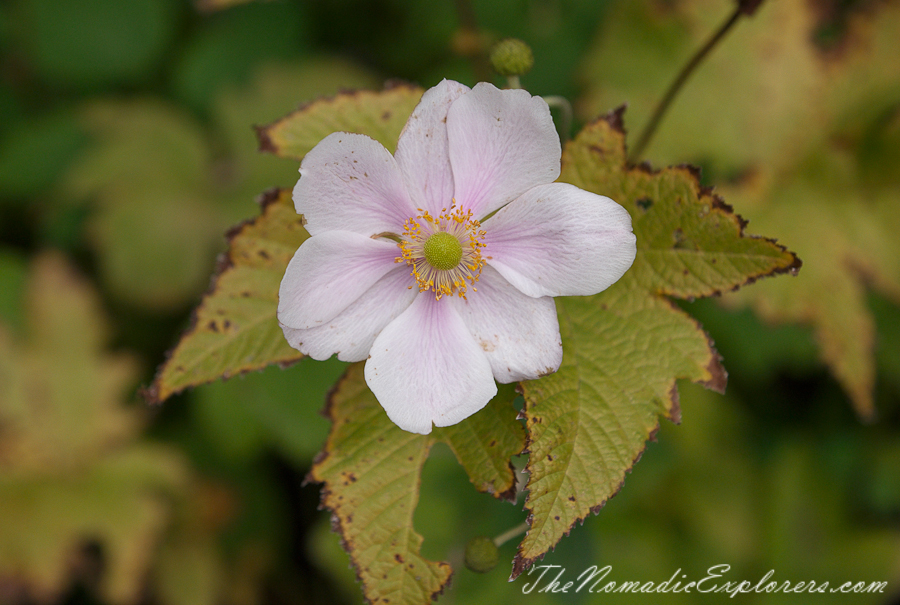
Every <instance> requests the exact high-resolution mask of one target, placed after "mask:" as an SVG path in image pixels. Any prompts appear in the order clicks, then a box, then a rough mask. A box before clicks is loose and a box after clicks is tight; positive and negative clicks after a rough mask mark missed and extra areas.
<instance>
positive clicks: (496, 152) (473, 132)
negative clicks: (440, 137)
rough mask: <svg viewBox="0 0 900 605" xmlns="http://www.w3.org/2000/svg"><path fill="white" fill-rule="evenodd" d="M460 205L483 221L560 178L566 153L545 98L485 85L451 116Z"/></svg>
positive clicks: (450, 134) (453, 108)
mask: <svg viewBox="0 0 900 605" xmlns="http://www.w3.org/2000/svg"><path fill="white" fill-rule="evenodd" d="M447 135H448V139H449V143H450V163H451V164H452V166H453V179H454V182H455V191H454V193H455V198H456V203H457V205H459V206H462V207H463V208H465V209H468V210H472V212H473V213H474V215H475V217H476V218H482V217H484V216H486V215H487V214H489V213H491V212H493V211H494V210H496V209H497V208H500V207H501V206H503V205H505V204H507V203H509V202H511V201H512V200H514V199H516V198H517V197H519V196H520V195H521V194H522V193H523V192H525V191H527V190H528V189H530V188H532V187H534V186H535V185H543V184H545V183H552V182H553V181H555V180H556V178H557V177H558V176H559V169H560V164H559V160H560V155H561V149H560V144H559V136H558V135H557V134H556V128H555V127H554V126H553V119H552V118H551V117H550V108H549V107H547V103H546V102H545V101H544V100H543V99H541V98H540V97H532V96H531V95H530V94H528V92H526V91H524V90H498V89H497V88H495V87H494V86H493V85H492V84H488V83H485V82H482V83H480V84H478V85H476V86H475V88H473V89H472V91H471V92H468V93H466V94H464V95H463V96H461V97H460V98H458V99H457V100H456V101H454V102H453V104H452V105H451V106H450V111H449V112H448V113H447Z"/></svg>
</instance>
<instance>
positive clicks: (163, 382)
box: [147, 190, 308, 402]
mask: <svg viewBox="0 0 900 605" xmlns="http://www.w3.org/2000/svg"><path fill="white" fill-rule="evenodd" d="M261 204H262V215H261V216H259V217H258V218H256V219H254V220H253V221H249V222H247V223H245V224H243V225H241V226H239V227H238V228H236V229H235V230H233V231H232V233H231V235H230V238H229V240H230V241H229V249H228V252H227V256H226V258H225V262H224V263H223V265H222V267H221V268H220V270H219V272H218V275H217V276H216V277H215V279H214V283H213V286H212V289H211V291H210V292H209V294H207V295H206V296H205V297H204V298H203V302H201V303H200V306H199V307H198V308H197V309H196V311H195V312H194V318H193V325H192V326H191V328H190V329H189V330H188V331H187V332H186V333H185V335H184V336H183V337H182V338H181V340H180V342H179V343H178V345H177V346H176V347H175V349H174V350H173V351H172V353H171V355H170V357H169V359H168V360H167V361H166V362H165V363H164V364H163V365H162V367H160V369H159V372H158V373H157V375H156V378H155V380H154V381H153V384H152V386H151V387H150V389H148V391H147V396H148V398H149V399H150V400H151V401H154V402H161V401H163V400H165V399H167V398H168V397H170V396H171V395H172V394H174V393H178V392H180V391H182V390H184V389H186V388H188V387H191V386H197V385H198V384H204V383H207V382H211V381H213V380H216V379H217V378H221V377H227V376H232V375H234V374H239V373H241V372H248V371H250V370H258V369H261V368H264V367H265V366H267V365H269V364H272V363H290V362H292V361H296V360H298V359H300V358H301V357H302V354H301V353H300V352H299V351H296V350H295V349H292V348H291V347H290V346H289V345H288V344H287V341H286V340H285V339H284V336H283V334H282V332H281V327H279V325H278V320H277V319H276V317H275V311H276V309H277V307H278V287H279V284H280V283H281V278H282V277H283V276H284V271H285V268H286V267H287V264H288V262H289V261H290V259H291V257H292V256H293V255H294V252H296V251H297V248H299V247H300V244H301V243H303V241H304V240H305V239H306V238H307V237H308V234H307V233H306V229H304V228H303V219H302V217H301V216H300V215H298V214H297V213H296V212H295V210H294V206H293V202H292V201H291V192H290V191H287V190H281V191H273V192H270V193H269V194H267V195H266V196H265V197H264V198H263V199H262V202H261Z"/></svg>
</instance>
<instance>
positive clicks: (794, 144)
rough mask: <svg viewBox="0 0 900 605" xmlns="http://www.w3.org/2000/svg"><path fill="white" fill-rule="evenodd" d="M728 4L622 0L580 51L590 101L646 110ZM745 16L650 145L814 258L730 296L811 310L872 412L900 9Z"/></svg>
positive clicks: (893, 154)
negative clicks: (700, 172)
mask: <svg viewBox="0 0 900 605" xmlns="http://www.w3.org/2000/svg"><path fill="white" fill-rule="evenodd" d="M720 10H721V14H714V11H710V10H709V7H708V5H707V3H705V2H700V1H696V0H694V1H686V2H680V3H678V5H677V6H673V7H668V8H666V9H664V10H663V9H661V5H660V4H659V3H655V2H649V1H648V2H619V3H618V5H617V6H616V8H615V9H614V10H613V11H612V12H611V13H610V17H609V19H608V20H607V22H606V23H605V24H604V35H603V36H600V37H598V44H597V47H596V49H595V53H592V56H591V57H590V58H589V59H588V61H587V62H586V65H587V71H586V73H585V75H586V76H587V77H588V78H589V79H590V84H589V85H588V98H587V100H586V101H585V102H584V103H583V104H582V107H581V108H582V115H585V116H586V115H590V114H591V113H592V112H594V111H597V110H604V109H605V108H607V107H610V106H611V105H618V104H620V103H622V102H624V101H627V102H628V104H629V111H632V110H633V111H634V117H636V118H637V119H636V120H635V122H636V123H638V124H641V123H642V122H643V121H644V120H645V119H646V116H648V115H649V113H650V111H651V108H652V106H653V103H654V102H655V101H656V100H657V99H658V98H659V96H660V95H661V94H662V92H663V91H664V90H665V87H666V85H667V84H668V81H669V79H671V78H673V77H674V75H675V74H676V73H677V71H678V69H679V67H680V66H681V65H682V64H683V62H684V61H685V60H686V59H687V57H688V56H689V55H690V53H692V52H694V51H695V50H696V49H697V48H699V46H700V44H702V41H703V38H704V37H705V36H707V35H709V34H710V33H711V32H712V31H713V29H714V28H715V27H716V25H717V22H719V21H721V20H722V19H724V18H725V17H726V13H727V12H728V11H729V10H731V9H729V8H728V7H726V6H725V5H724V4H723V5H722V7H721V9H720ZM829 19H833V20H835V21H836V22H840V25H841V27H840V30H841V31H840V32H837V33H838V34H839V35H838V36H837V38H836V39H834V40H832V41H831V43H830V44H829V45H828V47H827V48H826V47H824V46H823V45H822V42H823V40H822V39H821V36H820V34H821V27H822V24H823V22H827V20H829ZM744 21H745V22H742V23H739V24H738V25H737V26H736V27H735V29H734V31H733V32H732V33H730V34H729V35H728V37H727V38H726V39H725V40H723V42H722V43H721V44H720V45H719V46H717V48H716V49H715V50H714V51H713V53H712V54H711V55H710V56H709V58H708V60H707V61H705V62H704V63H703V65H702V66H701V67H700V68H699V69H698V70H697V72H696V73H695V74H693V75H692V77H691V80H690V81H689V82H688V83H687V85H686V86H685V88H684V90H683V91H682V92H681V93H680V94H679V97H678V99H677V100H676V101H675V103H674V104H673V106H672V108H671V111H670V113H669V114H668V115H667V117H666V119H665V120H664V121H663V123H662V124H661V126H660V129H659V130H658V132H657V134H656V136H655V139H654V142H653V144H652V145H651V147H650V148H649V149H648V157H649V158H651V159H653V160H655V161H658V162H660V163H680V162H684V161H694V162H698V163H702V164H703V165H704V167H706V168H711V170H709V171H708V173H707V175H706V176H707V178H709V177H710V176H712V179H711V180H712V181H714V182H718V183H719V185H718V186H720V187H721V189H720V190H721V191H722V192H723V193H724V195H725V197H726V198H727V199H728V200H729V202H731V203H733V204H735V205H736V206H739V207H740V208H742V211H743V212H744V213H745V216H747V217H749V218H750V219H751V220H752V222H753V225H754V227H755V228H756V229H759V230H760V231H761V232H764V233H767V234H769V235H770V236H773V237H777V238H778V239H779V240H783V241H786V242H790V243H791V246H792V247H793V249H794V250H796V251H797V253H798V254H800V256H801V257H802V258H803V259H804V262H805V268H804V270H803V272H802V273H801V274H800V276H799V277H798V279H797V280H774V281H771V282H767V283H764V284H760V286H759V287H755V288H751V289H748V290H744V291H741V292H738V293H737V294H734V295H726V296H724V297H723V298H722V302H723V303H724V304H726V305H729V306H733V307H735V306H745V307H749V308H752V309H753V311H754V312H755V313H756V314H757V315H758V316H759V317H760V318H761V319H762V320H763V321H765V322H767V323H776V322H777V323H792V324H805V325H807V326H810V327H811V328H812V329H813V332H814V334H815V337H816V340H817V343H818V352H819V357H820V359H821V360H822V361H824V363H825V364H826V365H827V366H828V368H829V370H830V371H831V373H832V374H833V375H834V376H835V378H836V379H837V380H838V381H839V382H840V384H841V385H842V387H843V388H844V390H845V392H846V393H847V395H848V396H849V398H850V400H851V402H852V404H853V406H854V408H855V409H856V411H857V413H858V414H859V415H860V416H861V417H863V418H871V417H872V415H873V413H874V405H873V402H872V390H873V385H874V384H875V361H874V357H873V349H874V345H875V331H874V323H873V319H872V312H871V310H870V309H869V307H868V305H867V303H866V290H875V291H878V292H879V293H881V294H882V295H884V296H888V297H889V298H890V299H891V300H893V301H895V302H898V301H900V263H898V262H897V259H898V258H900V250H898V247H897V238H896V234H895V233H894V231H895V229H894V227H893V226H894V225H896V224H897V221H898V220H900V218H898V214H897V210H896V209H897V207H898V205H897V199H898V195H900V189H898V187H900V182H898V180H897V176H896V175H897V170H896V164H897V158H898V157H900V145H898V144H897V141H898V140H900V137H897V136H896V132H897V125H898V124H900V120H898V119H897V103H898V100H900V64H898V62H897V61H895V60H893V57H894V56H895V55H896V37H897V31H898V30H900V29H898V28H900V9H898V6H897V5H896V4H890V3H883V4H879V5H878V6H877V7H874V6H873V7H872V10H868V9H865V8H863V6H862V5H861V4H858V3H851V4H847V5H842V6H841V7H840V8H835V11H834V12H831V11H822V10H821V7H820V6H818V5H815V4H809V3H803V2H767V3H764V4H763V5H762V6H761V7H760V10H759V12H758V13H757V14H755V15H754V16H753V17H752V18H750V19H745V20H744ZM663 34H665V35H663ZM626 49H628V50H626ZM637 74H639V75H637ZM723 83H727V85H723ZM776 362H777V360H776V359H774V358H770V359H769V363H770V365H772V366H773V367H774V366H775V364H776Z"/></svg>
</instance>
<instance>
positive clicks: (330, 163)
mask: <svg viewBox="0 0 900 605" xmlns="http://www.w3.org/2000/svg"><path fill="white" fill-rule="evenodd" d="M294 205H295V206H296V208H297V212H299V213H300V214H302V215H303V216H304V217H305V218H306V230H307V231H309V233H310V234H311V235H316V234H319V233H324V232H326V231H333V230H341V231H353V232H355V233H359V234H361V235H366V236H370V235H375V234H377V233H383V232H392V233H396V232H397V230H398V229H400V226H401V225H403V221H405V220H406V219H407V218H409V217H410V216H412V215H413V214H414V213H415V211H416V204H415V203H413V201H412V198H411V197H410V195H409V191H408V190H407V187H406V184H405V183H404V182H403V175H402V173H401V172H400V168H399V167H398V166H397V162H396V161H395V160H394V158H393V156H391V154H390V153H389V152H388V150H387V149H385V148H384V147H383V146H382V145H381V143H379V142H378V141H375V140H373V139H370V138H369V137H367V136H364V135H361V134H350V133H346V132H336V133H334V134H331V135H328V136H327V137H325V139H323V140H322V142H320V143H319V144H318V145H316V146H315V147H314V148H313V149H312V150H311V151H310V152H309V153H308V154H306V157H305V158H303V163H302V164H301V166H300V180H299V181H298V182H297V186H296V187H294Z"/></svg>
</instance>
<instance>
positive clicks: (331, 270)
mask: <svg viewBox="0 0 900 605" xmlns="http://www.w3.org/2000/svg"><path fill="white" fill-rule="evenodd" d="M396 256H397V246H396V245H395V244H394V243H393V242H389V241H385V240H375V239H372V238H369V237H365V236H362V235H359V234H358V233H353V232H351V231H326V232H325V233H320V234H318V235H314V236H312V237H310V238H309V239H308V240H306V241H305V242H303V245H301V246H300V248H299V249H298V250H297V252H296V253H294V257H293V258H292V259H291V262H290V263H288V267H287V270H286V271H285V274H284V278H283V279H282V280H281V287H280V289H279V291H278V321H280V322H281V323H282V324H284V325H287V326H290V327H292V328H296V329H309V328H315V327H316V326H319V325H322V324H323V323H324V322H326V321H328V320H330V319H332V318H334V317H335V316H337V314H338V313H340V312H341V311H343V310H344V309H346V308H347V307H348V306H349V305H350V304H351V303H353V302H354V301H355V300H356V299H357V298H359V297H360V296H361V295H362V294H363V293H364V292H365V291H366V290H368V289H369V288H370V287H372V285H374V284H375V282H377V281H378V280H379V279H381V277H382V276H383V275H385V274H386V273H387V272H388V271H390V270H391V269H393V268H394V267H395V266H396V265H395V263H394V259H395V258H396Z"/></svg>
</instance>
